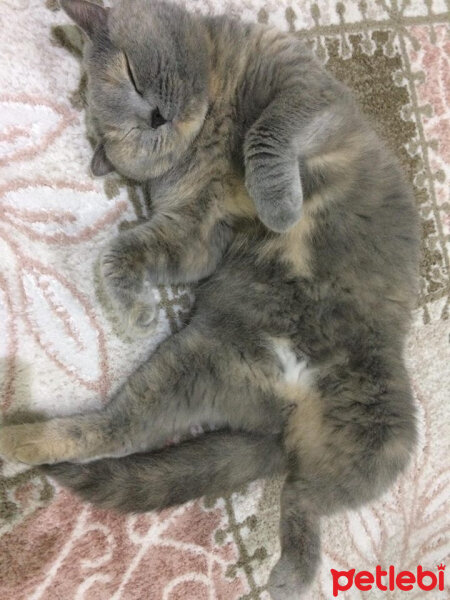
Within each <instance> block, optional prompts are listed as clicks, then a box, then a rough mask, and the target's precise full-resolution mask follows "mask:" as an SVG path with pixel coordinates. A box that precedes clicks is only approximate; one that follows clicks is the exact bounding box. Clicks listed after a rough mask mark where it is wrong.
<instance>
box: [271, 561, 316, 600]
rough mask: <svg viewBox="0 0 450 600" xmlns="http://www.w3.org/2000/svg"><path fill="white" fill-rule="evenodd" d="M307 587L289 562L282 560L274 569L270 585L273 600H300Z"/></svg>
mask: <svg viewBox="0 0 450 600" xmlns="http://www.w3.org/2000/svg"><path fill="white" fill-rule="evenodd" d="M307 587H308V586H307V585H305V584H304V582H303V581H302V578H301V576H300V573H299V572H298V571H297V570H296V568H295V567H294V566H293V565H292V563H290V562H289V561H287V560H285V559H283V558H281V559H280V560H279V561H278V563H277V564H276V565H275V567H274V568H273V569H272V573H271V574H270V578H269V585H268V590H269V592H270V595H271V598H272V600H300V598H302V595H303V593H304V592H305V591H306V589H307Z"/></svg>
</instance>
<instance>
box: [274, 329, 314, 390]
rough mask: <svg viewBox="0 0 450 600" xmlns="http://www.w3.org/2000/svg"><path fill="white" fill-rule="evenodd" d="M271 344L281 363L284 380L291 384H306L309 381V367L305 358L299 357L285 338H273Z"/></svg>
mask: <svg viewBox="0 0 450 600" xmlns="http://www.w3.org/2000/svg"><path fill="white" fill-rule="evenodd" d="M273 346H274V350H275V354H276V355H277V357H278V359H279V360H280V363H281V367H282V370H283V371H282V373H283V379H284V381H285V382H286V383H289V384H293V385H295V384H300V383H301V384H302V385H308V384H309V383H310V381H311V369H310V368H309V367H308V360H307V358H302V359H299V358H298V357H297V356H296V355H295V353H294V351H293V350H292V347H291V344H290V342H289V341H288V340H286V339H283V338H278V339H273Z"/></svg>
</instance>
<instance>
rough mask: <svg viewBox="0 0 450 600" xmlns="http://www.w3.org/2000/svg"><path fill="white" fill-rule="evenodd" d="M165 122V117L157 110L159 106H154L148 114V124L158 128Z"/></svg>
mask: <svg viewBox="0 0 450 600" xmlns="http://www.w3.org/2000/svg"><path fill="white" fill-rule="evenodd" d="M164 123H167V119H165V118H164V117H163V116H162V114H161V113H160V111H159V108H155V110H153V111H152V114H151V115H150V125H151V127H152V129H158V127H161V125H164Z"/></svg>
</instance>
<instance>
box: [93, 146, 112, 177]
mask: <svg viewBox="0 0 450 600" xmlns="http://www.w3.org/2000/svg"><path fill="white" fill-rule="evenodd" d="M111 171H114V167H113V165H112V164H111V163H110V161H109V159H108V157H107V156H106V152H105V147H104V145H103V144H99V145H98V146H97V148H96V149H95V152H94V156H93V157H92V160H91V172H92V175H95V176H96V177H103V175H108V173H111Z"/></svg>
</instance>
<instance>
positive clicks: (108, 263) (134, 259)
mask: <svg viewBox="0 0 450 600" xmlns="http://www.w3.org/2000/svg"><path fill="white" fill-rule="evenodd" d="M100 275H101V281H102V290H103V292H104V293H105V294H106V299H107V304H108V307H109V309H110V310H112V313H113V320H114V321H115V322H116V324H117V325H118V329H119V331H120V333H122V334H125V335H128V336H131V337H135V336H140V337H143V336H147V335H148V334H149V333H151V332H152V330H153V328H154V326H155V324H156V319H157V315H158V303H157V300H156V296H155V293H154V291H153V288H152V286H151V285H150V282H148V281H145V280H144V268H143V262H142V256H141V255H140V253H139V252H138V250H137V249H135V248H132V247H130V245H129V244H127V243H124V242H123V240H122V239H121V238H120V237H119V238H117V239H116V240H113V242H112V243H111V244H110V246H109V247H108V248H107V249H106V250H105V251H104V252H103V254H102V255H101V257H100Z"/></svg>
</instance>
